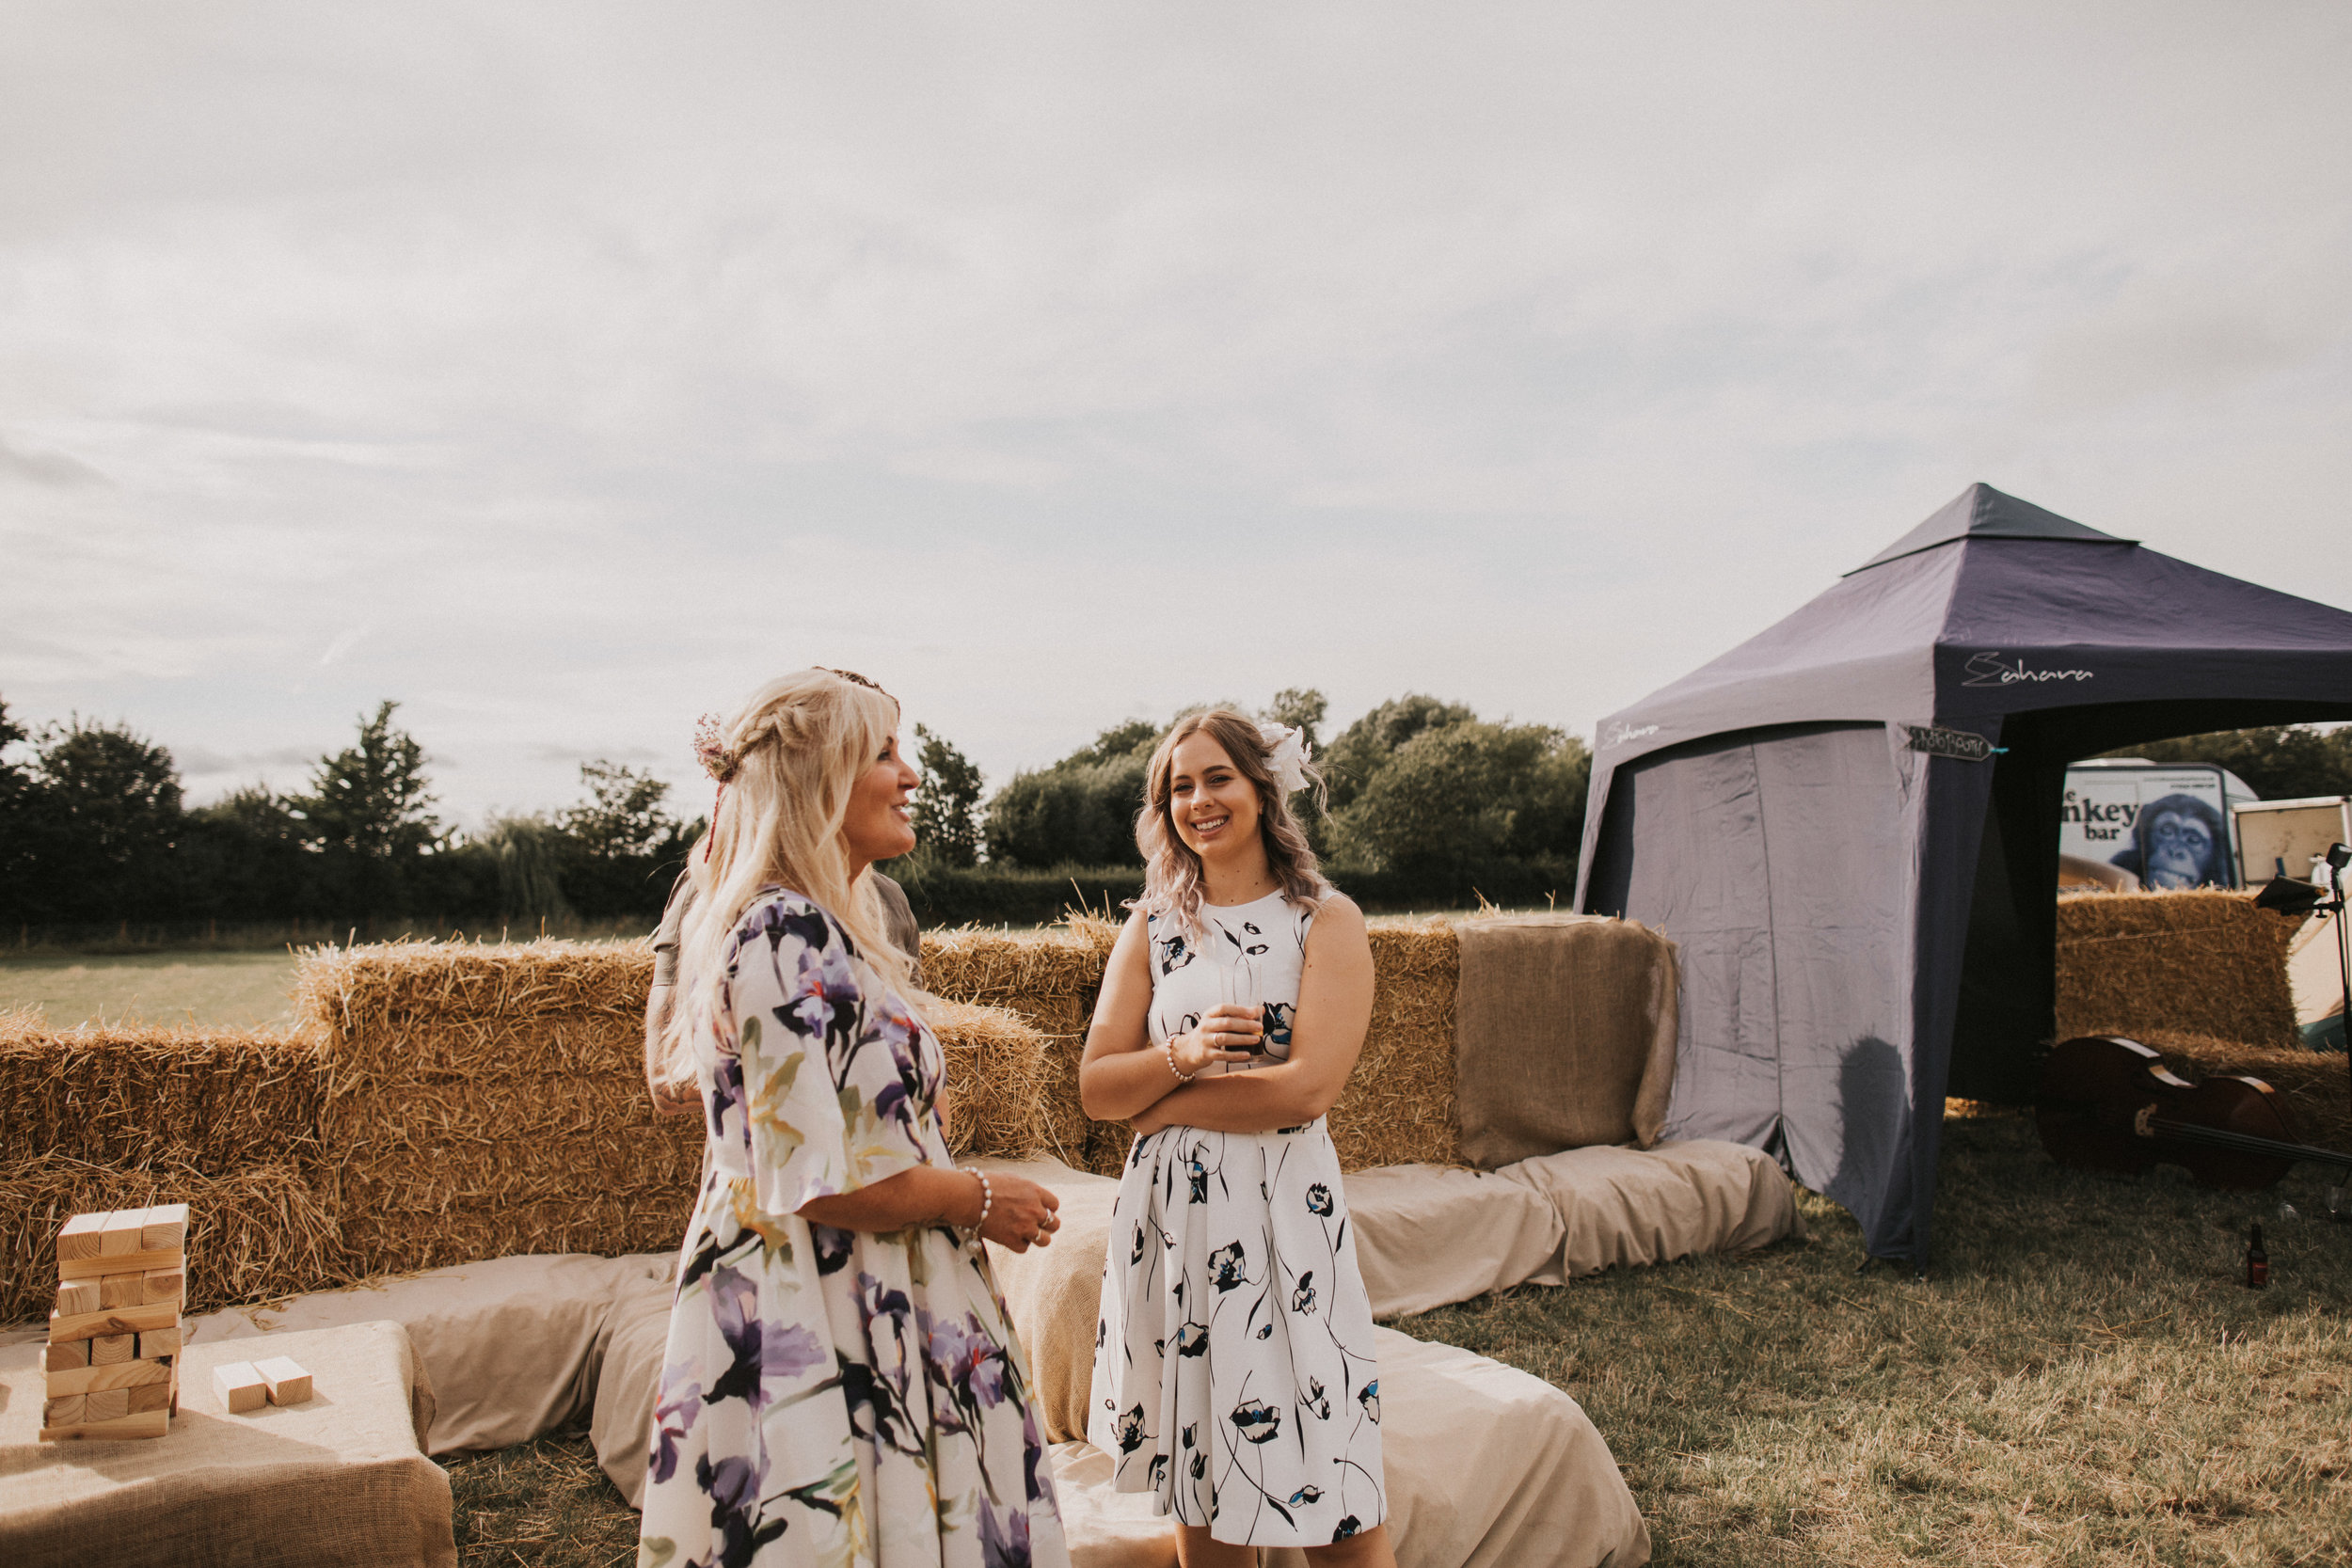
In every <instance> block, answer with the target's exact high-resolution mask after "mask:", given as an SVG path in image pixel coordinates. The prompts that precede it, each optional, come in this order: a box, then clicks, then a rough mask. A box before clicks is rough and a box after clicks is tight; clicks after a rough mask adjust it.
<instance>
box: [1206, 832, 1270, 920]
mask: <svg viewBox="0 0 2352 1568" xmlns="http://www.w3.org/2000/svg"><path fill="white" fill-rule="evenodd" d="M1281 885H1282V884H1281V882H1280V881H1279V880H1278V879H1276V878H1275V875H1274V867H1273V866H1272V865H1270V864H1268V863H1267V861H1266V858H1265V846H1264V845H1263V844H1240V845H1235V846H1234V847H1233V850H1232V853H1230V854H1226V855H1220V856H1219V857H1217V858H1216V860H1210V859H1209V858H1208V857H1207V856H1205V855H1204V856H1202V857H1201V860H1200V895H1201V897H1202V898H1203V899H1205V900H1206V901H1207V902H1209V903H1212V904H1223V905H1232V904H1253V903H1255V902H1257V901H1258V900H1259V899H1261V898H1263V897H1264V896H1265V895H1267V894H1269V893H1272V892H1274V891H1275V890H1276V889H1278V888H1279V887H1280V886H1281Z"/></svg>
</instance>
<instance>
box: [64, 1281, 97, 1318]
mask: <svg viewBox="0 0 2352 1568" xmlns="http://www.w3.org/2000/svg"><path fill="white" fill-rule="evenodd" d="M105 1295H106V1292H105V1288H104V1283H103V1281H101V1280H96V1279H67V1280H60V1281H59V1282H58V1284H57V1310H58V1311H60V1312H62V1313H65V1314H66V1315H68V1316H75V1315H78V1314H80V1313H83V1312H95V1311H97V1310H98V1309H99V1307H102V1306H104V1305H105Z"/></svg>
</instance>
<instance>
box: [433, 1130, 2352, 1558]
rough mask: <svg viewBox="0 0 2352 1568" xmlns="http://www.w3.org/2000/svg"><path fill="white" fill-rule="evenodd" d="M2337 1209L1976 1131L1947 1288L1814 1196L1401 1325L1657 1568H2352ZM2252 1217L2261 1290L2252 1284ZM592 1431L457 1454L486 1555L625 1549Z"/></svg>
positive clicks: (572, 1554) (1947, 1263) (2351, 1441)
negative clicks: (1895, 1567)
mask: <svg viewBox="0 0 2352 1568" xmlns="http://www.w3.org/2000/svg"><path fill="white" fill-rule="evenodd" d="M2307 1169H2308V1167H2307ZM2325 1196H2326V1183H2325V1182H2324V1181H2323V1180H2320V1179H2319V1178H2318V1177H2316V1176H2314V1175H2310V1174H2305V1172H2304V1171H2298V1172H2297V1173H2296V1175H2295V1176H2292V1177H2290V1178H2289V1179H2288V1180H2287V1183H2286V1184H2285V1185H2284V1186H2283V1187H2281V1188H2279V1189H2276V1190H2274V1191H2272V1192H2269V1193H2265V1194H2255V1195H2235V1196H2233V1195H2228V1194H2219V1193H2209V1192H2205V1191H2202V1190H2201V1189H2199V1188H2196V1187H2194V1186H2192V1185H2190V1184H2189V1183H2188V1181H2187V1180H2186V1179H2185V1177H2182V1176H2180V1175H2179V1174H2178V1173H2175V1172H2169V1171H2168V1172H2159V1173H2157V1174H2155V1175H2153V1176H2150V1177H2145V1178H2140V1179H2136V1180H2122V1179H2111V1178H2105V1177H2092V1176H2085V1175H2080V1174H2076V1173H2074V1172H2069V1171H2063V1170H2059V1169H2058V1168H2056V1167H2054V1166H2053V1165H2051V1164H2050V1163H2049V1162H2048V1160H2047V1159H2046V1158H2045V1157H2044V1156H2043V1155H2042V1151H2041V1149H2040V1148H2039V1146H2038V1144H2037V1143H2036V1141H2035V1138H2034V1134H2033V1129H2032V1125H2031V1123H2030V1122H2029V1121H2027V1120H2026V1119H2025V1118H2023V1117H2014V1116H2001V1117H1978V1118H1968V1119H1959V1118H1955V1119H1953V1120H1950V1121H1947V1123H1946V1152H1945V1157H1944V1163H1943V1191H1942V1195H1941V1198H1940V1200H1939V1202H1938V1204H1937V1214H1938V1221H1939V1224H1940V1226H1941V1227H1942V1237H1943V1239H1942V1243H1941V1246H1940V1252H1939V1256H1938V1259H1937V1263H1936V1266H1935V1267H1934V1269H1932V1270H1931V1272H1930V1275H1929V1276H1928V1278H1927V1279H1926V1280H1924V1281H1920V1280H1915V1279H1914V1278H1913V1277H1912V1276H1911V1275H1910V1274H1909V1273H1908V1272H1907V1271H1898V1270H1895V1269H1890V1268H1887V1267H1885V1266H1883V1265H1880V1266H1874V1267H1872V1268H1870V1269H1869V1270H1867V1272H1863V1273H1859V1274H1857V1273H1856V1269H1857V1266H1858V1265H1859V1264H1860V1262H1861V1260H1862V1250H1861V1244H1860V1238H1859V1234H1858V1232H1857V1230H1856V1228H1855V1227H1854V1224H1853V1222H1852V1221H1851V1219H1849V1218H1848V1217H1847V1216H1846V1214H1845V1212H1844V1211H1842V1210H1840V1209H1838V1208H1836V1206H1835V1205H1833V1204H1830V1203H1827V1202H1824V1201H1822V1200H1820V1199H1818V1198H1811V1197H1808V1198H1807V1199H1806V1200H1805V1211H1806V1219H1807V1222H1808V1223H1809V1224H1810V1225H1811V1226H1812V1227H1813V1232H1814V1235H1813V1239H1812V1240H1811V1241H1810V1242H1808V1243H1790V1244H1784V1245H1781V1246H1778V1247H1774V1248H1772V1249H1769V1250H1767V1251H1765V1252H1761V1253H1756V1254H1752V1255H1750V1256H1748V1257H1745V1258H1727V1259H1715V1258H1710V1259H1692V1260H1689V1261H1686V1262H1682V1263H1677V1264H1670V1265H1668V1266H1666V1267H1663V1268H1658V1269H1647V1270H1633V1271H1615V1272H1612V1273H1609V1274H1605V1275H1597V1276H1594V1277H1592V1278H1588V1279H1583V1280H1579V1281H1577V1282H1576V1283H1574V1284H1572V1285H1569V1286H1567V1287H1566V1288H1565V1289H1545V1288H1542V1287H1534V1286H1530V1287H1525V1288H1522V1289H1520V1290H1517V1291H1504V1292H1502V1293H1501V1294H1499V1295H1493V1296H1486V1297H1481V1298H1480V1299H1478V1300H1476V1301H1473V1302H1469V1303H1466V1304H1464V1305H1462V1306H1459V1307H1447V1308H1444V1309H1442V1310H1439V1311H1437V1312H1431V1313H1428V1314H1425V1315H1423V1316H1421V1317H1418V1318H1413V1319H1409V1320H1407V1321H1406V1322H1405V1323H1401V1324H1400V1325H1399V1326H1400V1327H1402V1328H1404V1329H1405V1330H1406V1331H1407V1332H1408V1333H1412V1334H1415V1335H1418V1336H1420V1337H1422V1338H1434V1339H1443V1340H1446V1341H1448V1342H1450V1343H1453V1344H1458V1345H1464V1346H1467V1347H1469V1348H1470V1349H1472V1350H1475V1351H1478V1352H1480V1353H1482V1354H1486V1355H1491V1356H1494V1357H1496V1358H1497V1359H1499V1360H1502V1361H1506V1362H1509V1363H1511V1364H1512V1365H1514V1366H1517V1367H1520V1368H1522V1369H1524V1370H1528V1371H1530V1372H1533V1373H1534V1374H1535V1375H1536V1376H1539V1377H1543V1378H1546V1379H1548V1380H1549V1381H1550V1382H1552V1383H1555V1384H1557V1385H1559V1386H1561V1387H1563V1388H1565V1389H1566V1390H1567V1391H1568V1392H1569V1393H1571V1394H1573V1395H1574V1396H1575V1397H1576V1398H1577V1400H1578V1401H1579V1402H1581V1403H1582V1405H1583V1406H1584V1408H1585V1410H1586V1411H1587V1412H1588V1413H1589V1414H1590V1415H1591V1416H1592V1418H1593V1419H1594V1421H1595V1422H1596V1423H1597V1425H1598V1426H1599V1428H1600V1430H1601V1432H1602V1433H1603V1434H1604V1435H1606V1436H1607V1437H1608V1439H1609V1442H1610V1446H1611V1447H1612V1449H1613V1450H1614V1451H1615V1453H1616V1456H1617V1460H1618V1462H1619V1463H1620V1464H1621V1465H1623V1466H1624V1468H1625V1471H1626V1475H1627V1479H1628V1481H1629V1482H1630V1483H1631V1485H1632V1488H1633V1493H1634V1497H1635V1498H1636V1499H1637V1500H1638V1501H1639V1503H1640V1504H1641V1507H1642V1511H1643V1513H1644V1514H1645V1516H1646V1517H1647V1518H1648V1520H1649V1524H1650V1529H1651V1531H1652V1534H1653V1536H1654V1537H1655V1540H1656V1546H1657V1555H1656V1558H1655V1560H1656V1561H1658V1562H1660V1563H1661V1564H1674V1565H1701V1564H1704V1565H1707V1568H1744V1565H1756V1568H1783V1565H1800V1564H1802V1565H1820V1568H1830V1565H1848V1564H1854V1565H1877V1564H1891V1563H1901V1562H1917V1561H1929V1560H1932V1561H1936V1562H1942V1563H1959V1564H1985V1565H1992V1564H2000V1565H2003V1568H2018V1565H2041V1564H2048V1565H2067V1568H2074V1565H2085V1568H2088V1565H2092V1564H2096V1565H2100V1568H2106V1565H2115V1568H2122V1565H2124V1564H2147V1563H2160V1564H2181V1565H2203V1564H2212V1565H2215V1568H2221V1565H2225V1564H2226V1565H2238V1564H2256V1563H2263V1564H2281V1565H2286V1564H2314V1565H2316V1564H2336V1563H2343V1562H2345V1561H2347V1560H2352V1325H2348V1324H2347V1308H2348V1307H2352V1227H2336V1226H2334V1225H2331V1224H2329V1223H2328V1221H2327V1220H2325V1219H2324V1218H2319V1217H2317V1216H2319V1215H2321V1214H2324V1212H2325ZM2281 1202H2288V1203H2292V1204H2293V1205H2294V1206H2295V1207H2296V1209H2298V1210H2300V1211H2301V1212H2302V1215H2303V1216H2304V1217H2301V1218H2297V1219H2293V1220H2287V1219H2282V1218H2281V1217H2280V1213H2279V1206H2280V1203H2281ZM2255 1218H2261V1219H2263V1220H2264V1221H2265V1230H2266V1232H2267V1234H2266V1237H2265V1240H2266V1242H2267V1244H2268V1247H2269V1251H2270V1255H2271V1261H2272V1270H2273V1277H2274V1280H2275V1281H2276V1282H2275V1283H2274V1284H2273V1285H2272V1286H2271V1288H2270V1289H2269V1290H2267V1291H2249V1290H2247V1289H2246V1288H2245V1287H2244V1286H2243V1285H2241V1284H2240V1283H2239V1282H2238V1281H2239V1273H2240V1270H2239V1259H2240V1258H2241V1255H2242V1252H2243V1249H2244V1245H2245V1239H2246V1227H2247V1225H2248V1224H2249V1222H2250V1221H2251V1220H2253V1219H2255ZM586 1443H587V1440H586V1438H585V1436H584V1435H583V1434H580V1433H555V1434H551V1435H550V1436H548V1437H543V1438H541V1439H540V1440H538V1441H537V1442H535V1443H531V1444H525V1445H522V1446H520V1447H517V1448H514V1449H505V1450H502V1451H501V1452H500V1453H498V1454H495V1455H485V1456H482V1457H479V1458H475V1459H472V1460H469V1461H465V1462H461V1463H458V1464H456V1465H453V1467H452V1476H451V1479H452V1481H453V1484H454V1487H455V1490H456V1495H457V1499H458V1510H459V1513H460V1518H461V1523H460V1527H459V1529H460V1535H459V1539H460V1543H461V1549H460V1556H461V1559H462V1560H465V1561H467V1562H472V1563H483V1564H488V1563H493V1562H497V1563H513V1562H517V1561H520V1562H526V1563H550V1564H564V1565H566V1568H573V1565H577V1568H592V1565H595V1568H602V1565H605V1564H609V1563H612V1562H614V1561H616V1560H626V1556H627V1552H628V1544H629V1542H630V1541H631V1540H632V1539H633V1528H634V1525H633V1520H634V1515H633V1514H631V1513H629V1512H628V1509H627V1507H626V1506H625V1505H624V1504H623V1503H622V1502H621V1500H620V1497H619V1494H618V1493H616V1492H615V1491H613V1489H612V1483H611V1482H610V1481H607V1480H606V1479H605V1477H604V1475H603V1474H602V1473H601V1472H600V1471H598V1470H597V1469H596V1465H595V1462H594V1458H593V1455H591V1454H590V1453H589V1451H588V1449H587V1446H586Z"/></svg>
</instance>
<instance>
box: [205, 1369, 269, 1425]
mask: <svg viewBox="0 0 2352 1568" xmlns="http://www.w3.org/2000/svg"><path fill="white" fill-rule="evenodd" d="M213 1392H214V1393H215V1394H216V1395H218V1396H219V1397H220V1407H221V1408H222V1409H223V1410H226V1411H228V1412H229V1414H230V1415H231V1416H241V1415H243V1414H245V1412H246V1411H248V1410H259V1409H261V1408H262V1406H263V1405H264V1404H267V1403H268V1402H269V1385H268V1384H266V1383H264V1382H262V1374H261V1373H260V1372H257V1371H255V1370H253V1363H252V1362H250V1361H230V1362H227V1363H224V1364H223V1365H221V1366H218V1367H215V1368H214V1369H213Z"/></svg>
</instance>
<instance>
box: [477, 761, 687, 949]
mask: <svg viewBox="0 0 2352 1568" xmlns="http://www.w3.org/2000/svg"><path fill="white" fill-rule="evenodd" d="M580 784H581V785H582V787H583V788H585V789H586V791H587V799H586V800H582V801H580V803H579V804H578V805H574V806H570V807H567V808H566V809H564V811H562V812H559V813H557V814H556V816H555V819H554V823H553V827H554V830H555V832H556V834H557V841H556V842H554V843H553V844H552V845H550V846H543V845H540V844H539V843H538V842H537V841H536V840H533V841H532V844H531V845H530V846H528V847H525V846H523V843H522V839H521V838H520V837H516V835H515V834H509V835H508V837H507V839H504V840H501V844H503V845H505V846H506V847H504V848H501V850H500V854H501V859H500V861H499V867H500V870H499V889H500V899H501V908H502V909H503V910H504V911H506V912H507V913H508V916H509V918H510V919H511V918H517V917H518V915H517V911H520V912H522V913H528V914H530V915H532V916H536V915H540V914H552V913H554V912H555V911H554V910H553V908H552V906H551V905H550V904H549V902H548V899H547V898H546V897H545V896H543V890H538V888H537V884H536V883H534V882H532V881H531V880H530V879H529V878H528V877H522V872H521V869H520V868H522V867H524V866H525V864H526V863H529V864H530V865H532V866H535V865H536V863H537V861H536V859H535V858H534V857H537V856H539V854H540V852H541V850H542V849H544V850H545V851H546V853H547V855H548V856H551V857H552V860H551V863H550V866H551V868H550V870H549V872H548V875H550V876H553V877H555V878H556V879H557V882H558V885H559V890H560V891H559V892H558V894H557V895H556V900H555V902H557V903H568V905H569V906H570V907H572V908H574V909H577V910H578V911H579V912H580V913H583V914H593V915H598V916H604V917H613V916H622V915H631V914H639V913H647V912H650V911H658V910H659V909H660V907H661V901H662V899H663V898H664V897H665V896H666V895H668V893H669V891H670V884H671V883H672V882H673V881H675V879H676V878H677V873H678V869H679V867H680V866H681V865H682V864H683V863H684V862H685V857H686V849H687V846H688V844H689V843H690V842H691V840H690V838H689V836H688V834H689V829H688V827H687V825H686V824H685V823H683V822H681V821H679V820H678V819H677V817H676V816H673V815H672V814H671V811H670V807H669V799H670V786H669V784H667V783H666V782H664V781H662V780H660V779H657V778H655V777H654V776H653V775H652V774H651V773H647V772H640V771H638V770H637V769H635V768H626V767H623V766H622V765H620V764H619V763H614V762H607V761H604V760H602V759H601V758H599V759H597V760H596V761H592V762H583V763H581V764H580ZM538 820H539V819H537V818H521V817H516V818H511V819H510V821H511V822H514V823H524V822H530V823H538ZM539 825H541V826H545V824H543V823H542V824H539ZM516 833H523V834H524V836H528V834H527V833H525V831H524V830H523V829H520V828H517V829H516ZM510 850H511V851H512V852H511V853H510V852H509V851H510ZM533 874H534V875H535V872H534V873H533ZM518 877H520V878H522V879H519V880H518V879H517V878H518ZM526 891H527V892H528V897H527V900H526V902H525V903H523V904H517V903H516V902H515V900H516V898H518V897H525V894H526Z"/></svg>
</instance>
